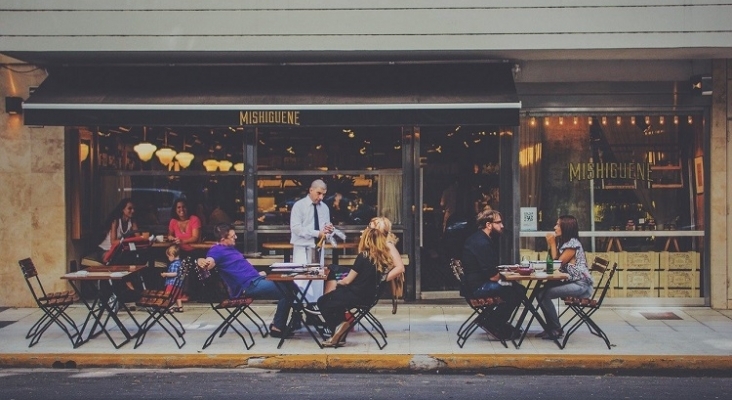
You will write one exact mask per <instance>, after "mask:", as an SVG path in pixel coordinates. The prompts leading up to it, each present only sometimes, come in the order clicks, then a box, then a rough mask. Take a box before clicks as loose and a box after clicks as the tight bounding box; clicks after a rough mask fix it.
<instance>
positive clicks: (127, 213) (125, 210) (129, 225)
mask: <svg viewBox="0 0 732 400" xmlns="http://www.w3.org/2000/svg"><path fill="white" fill-rule="evenodd" d="M134 215H135V205H134V204H133V203H132V200H131V199H130V198H124V199H122V200H120V202H119V203H118V204H117V206H116V207H115V208H114V210H112V212H111V213H109V216H108V217H107V219H106V220H105V222H104V226H105V227H108V230H107V236H106V237H105V238H104V240H103V241H102V242H101V243H99V248H100V249H101V254H102V257H99V259H102V258H103V255H104V253H105V252H107V251H109V249H111V248H112V247H114V246H116V245H117V244H119V242H120V241H121V240H122V239H124V238H126V237H130V236H134V235H135V234H136V233H137V222H135V220H134Z"/></svg>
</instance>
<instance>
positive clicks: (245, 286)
mask: <svg viewBox="0 0 732 400" xmlns="http://www.w3.org/2000/svg"><path fill="white" fill-rule="evenodd" d="M214 234H215V235H216V237H218V238H219V242H218V243H216V245H214V246H213V247H211V249H210V250H209V251H208V253H207V254H206V258H201V259H199V260H198V267H199V268H203V269H206V270H210V269H211V268H213V267H217V269H218V271H219V275H220V276H221V279H223V280H224V282H225V283H226V286H227V287H228V289H229V295H230V296H231V298H237V297H242V296H246V297H251V298H254V299H268V300H277V310H276V311H275V315H274V320H273V321H272V324H271V325H270V326H269V329H270V335H271V336H272V337H274V338H281V337H282V335H283V332H284V330H285V325H287V317H288V316H289V315H290V308H291V306H292V298H291V297H289V296H287V295H286V293H292V289H293V288H289V287H286V286H280V287H277V285H278V283H275V282H272V281H268V280H267V279H266V278H265V276H266V274H265V273H264V271H262V272H257V270H256V269H255V268H254V267H253V266H252V264H250V263H249V261H247V259H246V258H244V255H242V254H241V252H239V250H237V249H236V247H235V245H236V232H234V228H232V227H231V225H228V224H220V225H216V227H215V228H214ZM289 284H292V283H291V282H289ZM283 285H285V284H284V283H283Z"/></svg>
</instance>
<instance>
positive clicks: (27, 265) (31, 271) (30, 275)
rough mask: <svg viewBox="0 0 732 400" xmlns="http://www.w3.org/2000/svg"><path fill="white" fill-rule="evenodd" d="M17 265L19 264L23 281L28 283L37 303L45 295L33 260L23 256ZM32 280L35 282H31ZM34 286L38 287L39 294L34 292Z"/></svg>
mask: <svg viewBox="0 0 732 400" xmlns="http://www.w3.org/2000/svg"><path fill="white" fill-rule="evenodd" d="M18 265H20V270H21V271H22V272H23V277H24V278H25V283H26V284H28V288H29V289H30V291H31V294H32V295H33V299H34V300H35V301H36V303H38V302H39V301H40V298H45V297H46V290H45V289H43V284H42V283H41V279H40V278H39V277H38V270H36V266H35V264H34V263H33V260H31V259H30V258H24V259H22V260H20V261H18ZM34 280H35V283H33V281H34ZM36 287H37V288H38V291H39V292H40V294H39V293H36Z"/></svg>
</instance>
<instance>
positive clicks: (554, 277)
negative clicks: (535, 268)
mask: <svg viewBox="0 0 732 400" xmlns="http://www.w3.org/2000/svg"><path fill="white" fill-rule="evenodd" d="M501 277H502V278H503V279H504V280H506V281H562V280H565V279H569V274H566V273H564V272H559V271H554V273H553V274H548V275H546V276H543V277H537V276H536V275H535V273H533V272H532V273H531V275H521V274H519V273H518V272H508V271H506V272H501Z"/></svg>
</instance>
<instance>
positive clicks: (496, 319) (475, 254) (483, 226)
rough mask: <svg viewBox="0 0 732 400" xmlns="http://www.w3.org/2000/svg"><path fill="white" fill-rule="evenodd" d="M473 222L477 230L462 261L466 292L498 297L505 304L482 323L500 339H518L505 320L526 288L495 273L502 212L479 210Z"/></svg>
mask: <svg viewBox="0 0 732 400" xmlns="http://www.w3.org/2000/svg"><path fill="white" fill-rule="evenodd" d="M476 222H477V224H478V231H477V232H475V233H473V234H472V235H470V237H468V239H467V240H465V246H464V248H463V255H462V260H461V261H462V265H463V271H464V273H465V284H466V287H467V291H468V295H469V296H471V297H475V298H481V297H496V296H498V297H501V298H502V299H503V301H504V303H502V304H500V305H499V306H498V307H497V308H496V310H495V311H494V312H492V313H490V314H489V315H488V316H487V317H486V318H485V320H484V321H482V324H481V326H482V327H483V328H484V329H485V330H487V331H488V332H489V333H490V334H492V335H493V336H495V337H497V338H499V339H514V338H517V337H518V336H519V335H520V332H519V330H518V329H516V328H514V327H513V326H512V325H511V324H510V323H509V322H508V320H509V318H511V314H512V313H513V311H514V310H515V309H516V307H518V305H519V304H520V303H521V298H522V296H523V293H524V292H525V290H526V288H524V287H523V286H522V285H521V284H519V283H515V282H514V283H508V282H502V281H501V275H500V274H499V273H498V265H499V263H500V262H499V248H498V246H499V237H500V235H501V233H502V232H503V220H502V219H501V213H499V212H498V211H496V210H484V211H481V212H480V213H479V214H478V216H477V217H476Z"/></svg>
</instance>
